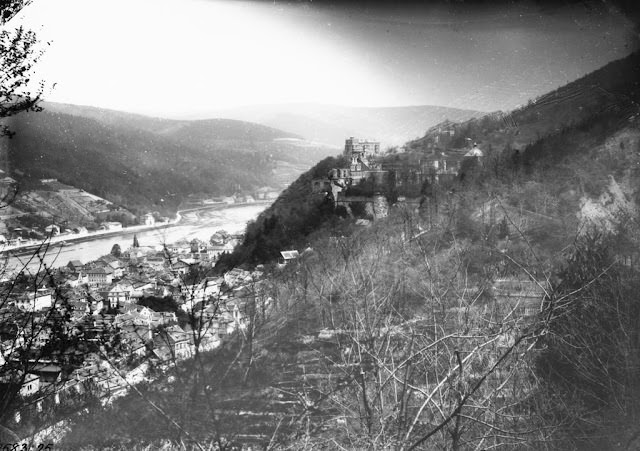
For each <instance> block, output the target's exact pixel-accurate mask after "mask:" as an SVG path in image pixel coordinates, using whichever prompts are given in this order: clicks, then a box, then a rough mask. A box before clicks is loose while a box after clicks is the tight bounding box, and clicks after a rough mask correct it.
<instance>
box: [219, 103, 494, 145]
mask: <svg viewBox="0 0 640 451" xmlns="http://www.w3.org/2000/svg"><path fill="white" fill-rule="evenodd" d="M212 114H215V115H216V116H220V117H228V118H233V119H239V120H243V121H251V122H257V123H260V124H264V125H268V126H270V127H275V128H278V129H282V130H289V131H291V132H292V133H296V134H298V135H301V136H303V137H304V138H306V139H307V140H311V141H317V142H322V143H325V144H329V145H333V146H337V147H341V146H343V145H344V140H345V138H346V137H349V136H356V137H368V138H373V139H377V140H379V141H381V143H382V146H383V147H389V146H397V145H402V144H404V143H405V142H407V141H409V140H412V139H415V138H417V137H419V136H423V135H424V133H425V132H426V130H428V129H429V128H430V127H431V126H433V125H435V124H437V123H439V122H442V121H444V120H446V119H449V120H451V121H454V122H461V121H466V120H468V119H471V118H474V117H479V116H482V115H484V114H485V113H482V112H479V111H473V110H463V109H457V108H449V107H440V106H431V105H417V106H403V107H346V106H338V105H319V104H289V105H257V106H247V107H238V108H230V109H222V110H215V111H212Z"/></svg>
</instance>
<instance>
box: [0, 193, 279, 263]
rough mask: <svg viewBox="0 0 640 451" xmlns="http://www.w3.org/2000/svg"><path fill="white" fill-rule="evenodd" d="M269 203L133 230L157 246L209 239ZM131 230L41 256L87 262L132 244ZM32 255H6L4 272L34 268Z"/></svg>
mask: <svg viewBox="0 0 640 451" xmlns="http://www.w3.org/2000/svg"><path fill="white" fill-rule="evenodd" d="M268 206H269V205H268V204H256V205H243V206H236V207H229V208H224V209H220V210H201V211H198V212H189V213H183V214H182V218H181V220H180V222H179V223H178V224H176V225H175V226H171V227H167V228H163V229H157V230H146V231H142V232H136V233H135V234H136V235H137V237H138V242H139V244H140V246H157V247H159V248H160V247H161V246H162V245H163V244H165V243H166V244H170V243H175V242H176V241H179V240H181V239H186V240H189V241H191V240H192V239H194V238H199V239H201V240H203V241H209V238H210V237H211V235H213V233H214V232H215V231H217V230H220V229H224V230H226V231H227V232H229V233H242V232H244V229H245V227H246V225H247V223H248V222H249V221H251V220H252V219H255V218H256V217H257V216H258V215H259V214H260V213H261V212H262V211H263V210H265V209H266V208H267V207H268ZM133 235H134V233H133V232H128V231H127V230H126V229H124V230H123V231H122V233H121V234H118V235H112V236H109V237H106V238H96V239H95V240H91V241H84V242H75V243H74V242H72V243H69V244H67V245H65V246H63V247H60V246H55V247H51V248H50V249H49V250H48V252H47V253H46V255H45V256H44V258H43V262H44V263H45V264H46V265H47V266H48V267H49V268H58V267H61V266H65V265H66V264H67V263H69V261H70V260H80V261H81V262H82V263H87V262H90V261H93V260H97V259H98V258H100V257H102V256H103V255H107V254H109V252H111V248H112V247H113V245H114V244H119V245H120V248H121V249H122V250H123V251H124V250H126V249H128V248H129V247H131V245H132V244H133ZM33 257H34V256H33V255H27V256H20V257H17V256H10V257H8V259H7V267H6V268H7V270H8V271H7V273H8V274H11V273H13V272H15V271H16V270H19V269H20V268H22V267H24V266H25V265H27V267H28V268H29V269H30V270H32V271H34V270H37V269H38V268H39V267H40V261H39V260H38V259H36V258H33Z"/></svg>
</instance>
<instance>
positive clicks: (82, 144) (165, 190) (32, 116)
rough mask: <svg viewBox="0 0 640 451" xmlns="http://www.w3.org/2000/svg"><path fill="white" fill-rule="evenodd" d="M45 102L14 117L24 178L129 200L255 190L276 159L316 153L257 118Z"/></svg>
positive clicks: (14, 163)
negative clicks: (154, 114) (162, 115)
mask: <svg viewBox="0 0 640 451" xmlns="http://www.w3.org/2000/svg"><path fill="white" fill-rule="evenodd" d="M44 106H45V111H43V112H41V113H29V114H21V115H19V116H17V117H15V118H14V119H13V124H12V127H13V129H14V130H15V132H16V136H15V138H14V139H12V140H11V141H9V156H10V165H11V168H12V170H13V171H14V172H15V170H20V171H22V172H23V173H24V176H23V180H22V182H24V183H26V184H27V185H28V183H29V181H30V180H34V179H38V178H58V179H59V180H60V181H62V182H63V183H67V184H70V185H74V186H78V187H80V188H83V189H85V190H87V191H89V192H93V193H95V194H97V195H99V196H101V197H104V198H106V199H109V200H112V201H114V202H115V203H121V204H124V205H127V206H130V207H136V206H144V207H150V206H154V207H156V208H158V209H161V210H163V209H169V210H171V209H175V208H176V207H177V205H178V204H179V203H180V201H181V200H182V199H183V198H184V197H185V196H186V195H188V194H191V193H198V192H203V193H208V194H211V195H219V194H230V193H233V192H236V191H243V190H249V191H250V190H251V189H253V188H256V187H259V186H264V185H269V184H270V183H271V178H272V171H273V170H274V169H275V167H276V166H277V160H285V161H293V162H296V161H298V162H299V158H298V157H300V156H303V157H304V158H303V160H306V161H314V160H313V157H312V156H311V155H306V156H305V155H304V154H303V153H301V154H300V155H298V156H296V155H295V149H294V148H293V147H292V146H289V145H287V144H283V143H280V142H278V141H274V138H294V137H295V135H292V134H290V133H286V132H282V131H279V130H275V129H271V128H268V127H263V126H260V125H258V124H247V123H243V122H240V121H233V120H212V121H196V122H193V123H191V122H189V121H171V120H164V119H154V118H147V117H144V116H138V115H131V114H127V113H119V112H113V111H109V110H101V109H96V108H88V107H74V106H68V105H63V106H60V105H55V104H45V105H44ZM61 111H69V112H72V113H73V114H67V113H63V112H61ZM308 164H310V163H308Z"/></svg>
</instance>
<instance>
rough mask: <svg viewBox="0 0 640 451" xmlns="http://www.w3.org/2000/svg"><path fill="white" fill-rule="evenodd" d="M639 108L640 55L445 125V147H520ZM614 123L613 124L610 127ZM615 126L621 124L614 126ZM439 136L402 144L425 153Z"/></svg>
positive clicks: (431, 134)
mask: <svg viewBox="0 0 640 451" xmlns="http://www.w3.org/2000/svg"><path fill="white" fill-rule="evenodd" d="M638 105H640V52H635V53H633V54H631V55H629V56H627V57H626V58H623V59H620V60H617V61H613V62H611V63H609V64H607V65H605V66H604V67H602V68H600V69H598V70H596V71H594V72H592V73H590V74H587V75H585V76H584V77H582V78H580V79H578V80H575V81H573V82H571V83H568V84H567V85H564V86H562V87H560V88H558V89H556V90H554V91H552V92H549V93H547V94H545V95H543V96H541V97H539V98H537V99H532V100H531V101H530V102H529V103H528V104H527V105H525V106H523V107H522V108H519V109H517V110H514V111H511V112H508V113H502V112H497V113H492V114H488V115H485V116H483V117H479V118H474V119H471V120H469V121H467V122H463V123H460V124H446V126H447V127H446V128H447V129H451V130H453V132H454V136H453V137H452V138H451V139H450V140H447V141H446V143H447V145H448V146H449V147H453V148H462V147H465V146H466V145H467V144H468V142H467V139H470V140H474V141H477V142H478V143H480V144H484V147H485V148H487V147H490V148H496V149H498V150H501V149H504V148H505V147H508V148H511V149H523V148H524V147H526V146H528V145H530V144H533V143H534V142H536V141H539V140H540V139H541V138H544V137H545V136H548V135H551V134H557V133H560V132H562V130H564V129H565V128H567V127H570V126H576V125H579V124H583V123H585V122H589V121H591V122H602V121H604V122H605V123H607V122H608V121H609V119H612V120H614V121H623V122H624V121H625V120H628V119H630V118H632V117H634V116H636V115H637V114H638ZM612 125H616V124H612ZM617 125H621V124H617ZM441 132H442V127H441V126H435V127H433V128H431V129H430V130H429V131H428V132H427V134H426V135H425V136H424V137H422V138H420V139H418V140H415V141H412V142H410V143H408V147H409V148H410V149H415V150H419V149H426V148H427V147H428V146H429V144H433V143H434V142H435V139H436V136H437V135H439V134H440V133H441Z"/></svg>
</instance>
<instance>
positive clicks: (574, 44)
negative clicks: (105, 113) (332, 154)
mask: <svg viewBox="0 0 640 451" xmlns="http://www.w3.org/2000/svg"><path fill="white" fill-rule="evenodd" d="M487 4H490V2H487ZM505 5H506V6H505ZM594 5H596V6H594ZM10 24H11V25H18V24H24V25H26V26H28V27H30V28H32V29H34V30H36V31H37V32H38V33H39V36H40V37H41V39H42V40H44V41H49V42H50V43H51V45H50V46H47V48H46V53H45V55H44V56H43V58H42V61H41V62H40V64H39V65H38V67H37V76H38V77H41V78H43V79H45V80H46V81H47V82H48V83H49V84H52V83H55V84H56V86H55V88H54V89H52V90H51V92H50V93H49V94H48V100H52V101H58V102H67V103H75V104H84V105H95V106H101V107H106V108H113V109H118V110H125V111H133V112H138V113H144V114H151V115H156V116H169V117H179V116H191V117H193V116H194V115H198V114H201V115H203V116H206V115H207V114H208V113H209V112H211V111H213V110H216V109H219V108H228V107H234V106H240V105H252V104H280V103H296V102H318V103H330V104H331V103H334V104H341V105H350V106H401V105H420V104H431V105H443V106H453V107H460V108H470V109H476V110H483V111H493V110H497V109H503V110H507V109H511V108H514V107H516V106H517V105H518V104H521V103H525V102H526V101H527V100H528V99H530V98H534V97H536V96H538V95H540V94H543V93H545V92H547V91H549V90H552V89H554V88H556V87H558V86H560V85H563V84H565V83H567V82H569V81H571V80H574V79H576V78H578V77H580V76H582V75H584V74H586V73H588V72H590V71H592V70H595V69H597V68H598V67H601V66H602V65H604V64H606V63H607V62H609V61H611V60H614V59H618V58H621V57H623V56H625V55H627V54H629V53H630V52H631V51H632V48H631V44H630V42H631V41H630V36H631V35H632V30H633V26H632V23H631V22H630V21H629V20H628V19H627V18H626V17H625V16H624V15H623V14H621V13H620V12H619V11H617V10H616V9H615V8H614V7H613V6H611V5H608V4H607V3H606V2H605V3H597V4H595V3H594V4H589V3H584V2H583V3H577V4H570V5H565V6H559V7H549V6H545V7H542V6H539V5H536V4H534V3H525V2H518V3H515V4H504V3H503V4H501V6H500V7H488V6H479V7H478V6H476V7H471V6H465V5H459V4H457V6H451V5H449V6H446V5H440V6H437V7H417V6H407V5H404V6H402V7H383V6H380V5H378V6H369V7H365V6H361V5H356V4H349V3H338V2H336V3H334V4H333V5H331V4H330V3H322V4H318V3H317V2H316V3H314V2H300V3H295V4H287V3H283V2H279V1H275V2H273V1H272V2H239V1H222V0H219V1H216V0H180V1H176V0H56V1H50V0H35V1H34V2H33V4H31V5H30V6H28V7H26V8H25V9H24V10H23V12H22V13H21V14H20V16H18V17H17V18H16V19H14V20H13V21H12V22H10Z"/></svg>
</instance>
